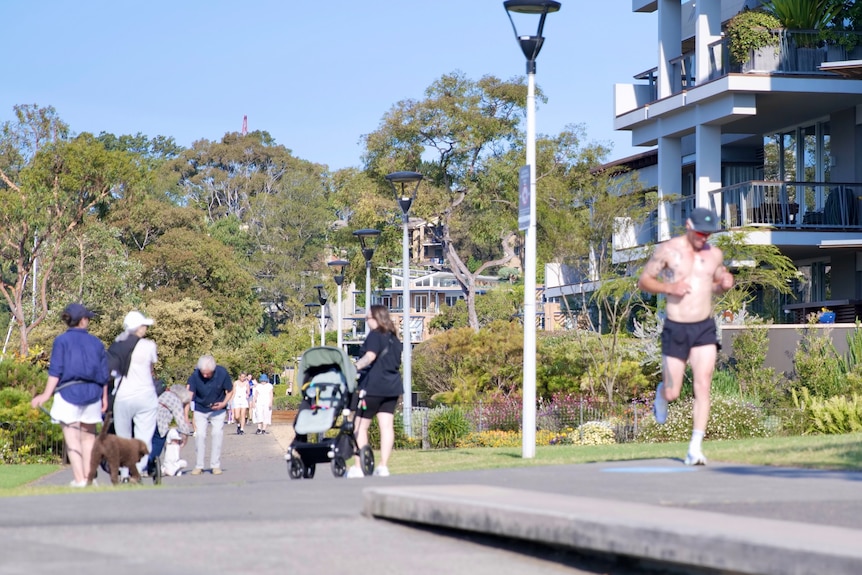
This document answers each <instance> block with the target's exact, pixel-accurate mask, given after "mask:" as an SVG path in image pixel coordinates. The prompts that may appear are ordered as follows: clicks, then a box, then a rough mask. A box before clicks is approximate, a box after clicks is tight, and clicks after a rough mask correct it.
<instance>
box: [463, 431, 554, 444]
mask: <svg viewBox="0 0 862 575" xmlns="http://www.w3.org/2000/svg"><path fill="white" fill-rule="evenodd" d="M553 435H554V434H553V433H551V432H550V431H542V430H539V431H537V432H536V445H553V443H552V439H553ZM522 443H523V440H522V439H521V432H520V431H499V430H493V431H480V432H475V433H470V434H467V435H466V436H465V437H463V438H462V439H461V440H459V441H458V447H521V445H522Z"/></svg>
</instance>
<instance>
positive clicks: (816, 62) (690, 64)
mask: <svg viewBox="0 0 862 575" xmlns="http://www.w3.org/2000/svg"><path fill="white" fill-rule="evenodd" d="M774 33H775V36H776V38H777V42H778V45H777V46H776V47H768V48H762V49H760V50H757V51H752V53H751V54H750V57H749V60H748V62H746V63H745V64H736V63H734V62H731V59H730V52H729V49H728V39H727V38H722V39H721V40H719V41H717V42H714V43H712V44H710V45H709V46H708V50H709V74H708V76H707V78H708V81H712V80H715V79H717V78H721V77H724V76H727V75H728V74H731V73H736V74H773V75H807V76H824V77H829V78H834V77H835V74H834V73H833V72H829V71H823V70H820V69H819V67H820V65H821V64H825V63H828V62H843V61H846V60H862V33H859V32H833V33H832V36H831V37H830V39H829V42H828V43H827V42H825V41H823V40H821V39H820V36H819V32H817V31H816V30H775V31H774ZM845 45H849V46H855V47H854V48H852V49H846V48H844V47H843V46H845ZM669 63H670V73H671V78H672V80H671V83H670V87H671V95H676V94H680V93H682V92H685V91H686V90H691V89H692V88H694V87H696V86H697V80H696V78H697V74H696V70H695V53H694V52H686V53H684V54H682V55H680V56H677V57H676V58H673V59H672V60H670V61H669ZM634 78H635V80H641V81H642V82H641V83H640V84H617V85H616V92H615V101H616V104H615V110H616V115H617V116H621V115H623V114H626V113H628V112H631V111H633V110H637V109H639V108H642V107H644V106H647V105H649V104H651V103H653V102H656V101H658V99H659V98H658V88H657V86H658V68H657V67H656V68H652V69H651V70H647V71H645V72H641V73H640V74H637V75H636V76H635V77H634Z"/></svg>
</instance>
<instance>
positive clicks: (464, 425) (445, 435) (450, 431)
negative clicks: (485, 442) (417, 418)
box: [428, 407, 470, 448]
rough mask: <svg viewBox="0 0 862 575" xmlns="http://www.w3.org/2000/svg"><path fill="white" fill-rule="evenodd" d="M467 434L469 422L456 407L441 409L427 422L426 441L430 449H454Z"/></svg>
mask: <svg viewBox="0 0 862 575" xmlns="http://www.w3.org/2000/svg"><path fill="white" fill-rule="evenodd" d="M468 433H470V421H469V420H468V419H467V415H466V414H465V413H464V411H463V410H462V409H461V408H458V407H448V408H444V409H441V410H440V411H439V412H437V413H436V414H434V415H433V416H432V418H431V419H430V421H429V422H428V439H429V441H430V442H431V446H432V447H438V448H439V447H444V448H448V447H455V446H456V445H457V444H458V441H460V440H461V439H463V438H464V437H466V436H467V434H468Z"/></svg>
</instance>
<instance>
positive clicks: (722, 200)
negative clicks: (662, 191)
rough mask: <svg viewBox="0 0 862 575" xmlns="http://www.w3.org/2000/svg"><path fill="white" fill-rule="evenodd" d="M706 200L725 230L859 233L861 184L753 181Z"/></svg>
mask: <svg viewBox="0 0 862 575" xmlns="http://www.w3.org/2000/svg"><path fill="white" fill-rule="evenodd" d="M710 199H711V204H712V206H713V208H715V209H716V210H717V211H720V213H721V217H722V220H723V222H722V224H723V227H724V228H725V229H734V228H740V227H768V228H771V229H776V230H818V231H858V230H862V225H860V222H862V183H838V182H774V181H773V182H768V181H753V182H745V183H742V184H737V185H735V186H730V187H727V188H722V189H720V190H716V191H714V192H712V193H711V194H710ZM719 208H720V209H719Z"/></svg>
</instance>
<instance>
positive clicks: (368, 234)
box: [353, 229, 380, 263]
mask: <svg viewBox="0 0 862 575" xmlns="http://www.w3.org/2000/svg"><path fill="white" fill-rule="evenodd" d="M353 235H354V236H356V237H357V238H359V245H360V246H362V257H364V258H365V263H368V262H370V261H371V258H372V257H374V250H376V249H377V244H378V243H380V230H374V229H364V230H356V231H355V232H353Z"/></svg>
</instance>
